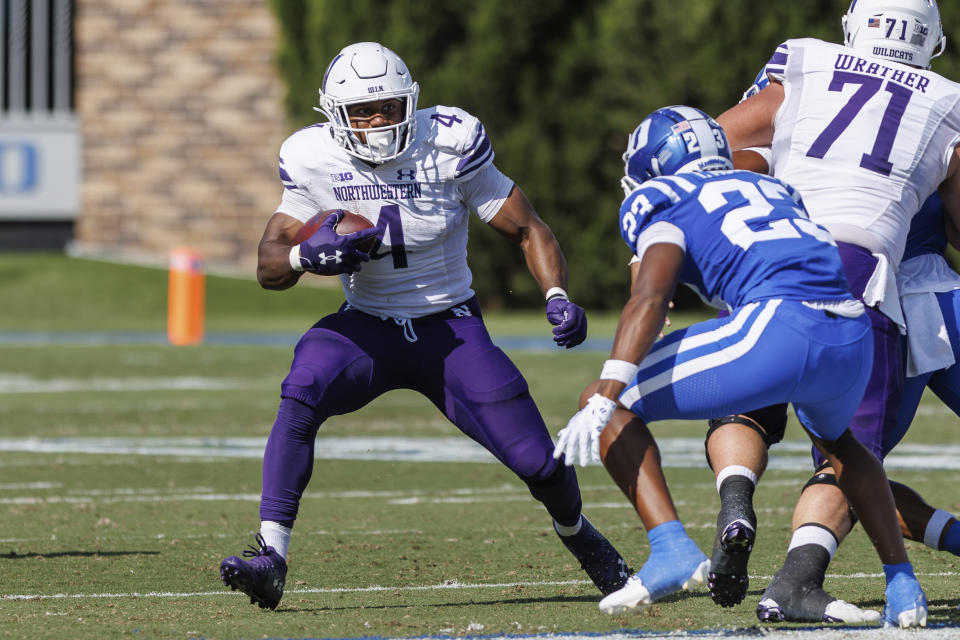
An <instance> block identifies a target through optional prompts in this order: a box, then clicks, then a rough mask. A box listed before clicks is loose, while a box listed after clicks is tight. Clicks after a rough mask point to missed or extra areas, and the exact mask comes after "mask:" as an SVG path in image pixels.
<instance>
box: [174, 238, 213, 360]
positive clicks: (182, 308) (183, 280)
mask: <svg viewBox="0 0 960 640" xmlns="http://www.w3.org/2000/svg"><path fill="white" fill-rule="evenodd" d="M204 304H205V290H204V275H203V257H202V256H201V255H200V254H199V253H197V252H195V251H193V250H191V249H187V248H184V247H178V248H176V249H174V250H173V251H171V252H170V278H169V285H168V296H167V339H168V340H169V341H170V344H173V345H177V346H183V345H192V344H200V343H201V342H203V324H204V315H205V310H204Z"/></svg>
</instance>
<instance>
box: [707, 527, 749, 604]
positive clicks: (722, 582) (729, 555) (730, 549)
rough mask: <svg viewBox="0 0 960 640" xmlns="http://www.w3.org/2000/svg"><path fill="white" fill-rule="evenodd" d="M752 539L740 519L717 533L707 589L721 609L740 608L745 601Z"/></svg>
mask: <svg viewBox="0 0 960 640" xmlns="http://www.w3.org/2000/svg"><path fill="white" fill-rule="evenodd" d="M756 536H757V532H756V529H755V528H754V527H753V526H751V525H750V523H749V522H747V521H746V520H740V519H738V520H734V521H733V522H731V523H730V524H728V525H727V526H726V527H724V528H723V529H721V530H718V531H717V538H716V540H715V541H714V543H713V554H712V555H711V557H710V575H709V577H708V578H707V587H708V588H709V589H710V598H712V599H713V601H714V602H715V603H717V604H718V605H720V606H721V607H732V606H734V605H737V604H740V603H741V602H743V599H744V598H745V597H747V588H748V587H749V586H750V577H749V576H748V575H747V563H748V562H749V560H750V552H751V551H752V550H753V543H754V540H755V539H756Z"/></svg>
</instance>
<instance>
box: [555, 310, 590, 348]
mask: <svg viewBox="0 0 960 640" xmlns="http://www.w3.org/2000/svg"><path fill="white" fill-rule="evenodd" d="M547 320H549V321H550V324H552V325H554V327H553V341H554V342H556V343H557V345H559V346H561V347H566V348H567V349H569V348H571V347H575V346H577V345H578V344H580V343H581V342H583V341H584V340H586V339H587V314H586V312H584V310H583V309H582V308H581V307H579V306H577V305H575V304H574V303H572V302H570V301H569V300H567V299H566V298H552V299H551V300H549V301H548V302H547Z"/></svg>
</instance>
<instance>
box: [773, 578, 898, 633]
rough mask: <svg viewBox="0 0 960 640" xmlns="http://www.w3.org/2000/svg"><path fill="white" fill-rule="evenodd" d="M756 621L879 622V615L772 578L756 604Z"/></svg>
mask: <svg viewBox="0 0 960 640" xmlns="http://www.w3.org/2000/svg"><path fill="white" fill-rule="evenodd" d="M757 619H758V620H760V622H846V623H851V622H879V621H880V612H879V611H874V610H873V609H861V608H860V607H858V606H856V605H854V604H850V603H849V602H846V601H844V600H838V599H836V598H834V597H833V596H832V595H830V594H829V593H827V592H826V591H824V590H823V588H822V587H820V586H818V585H816V584H797V583H796V582H794V581H792V580H787V579H784V578H781V577H779V574H778V575H774V576H773V580H772V581H771V582H770V584H769V585H768V586H767V590H766V591H764V593H763V597H762V598H761V599H760V603H759V604H758V605H757Z"/></svg>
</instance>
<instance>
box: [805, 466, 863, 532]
mask: <svg viewBox="0 0 960 640" xmlns="http://www.w3.org/2000/svg"><path fill="white" fill-rule="evenodd" d="M829 466H830V463H829V462H824V463H823V464H821V465H820V466H819V467H817V470H816V472H814V474H813V477H811V478H810V479H809V480H807V483H806V484H805V485H803V488H802V489H800V493H803V492H804V491H806V490H807V488H808V487H812V486H815V485H818V484H825V485H829V486H832V487H836V488H838V489H839V488H840V484H839V483H838V482H837V476H835V475H833V474H832V473H824V470H825V469H827V468H828V467H829ZM847 511H848V512H849V514H850V528H851V529H852V528H853V527H855V526H856V524H857V521H858V520H859V518H857V513H856V512H855V511H854V510H853V507H848V509H847Z"/></svg>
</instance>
